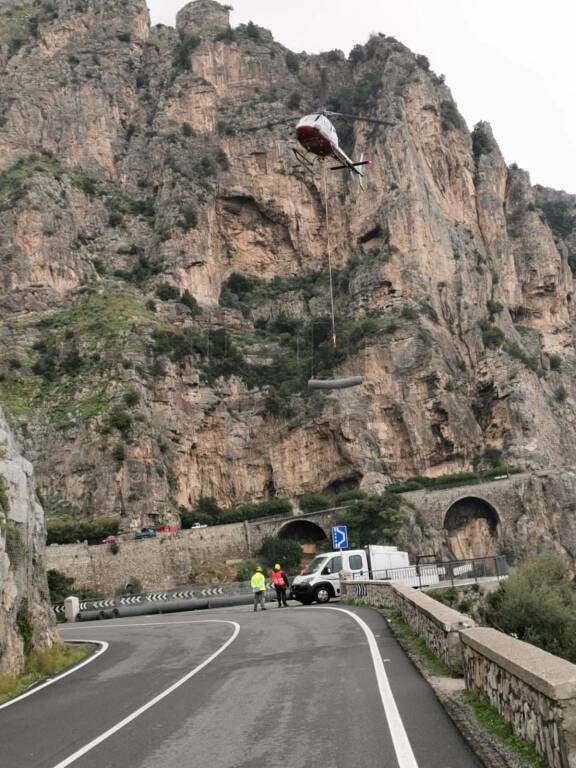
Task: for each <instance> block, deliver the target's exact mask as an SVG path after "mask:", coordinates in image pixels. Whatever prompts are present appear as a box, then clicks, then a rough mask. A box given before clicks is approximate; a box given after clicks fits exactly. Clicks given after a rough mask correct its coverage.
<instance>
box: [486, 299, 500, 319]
mask: <svg viewBox="0 0 576 768" xmlns="http://www.w3.org/2000/svg"><path fill="white" fill-rule="evenodd" d="M486 309H487V310H488V312H489V313H490V314H491V315H499V314H500V312H502V311H503V309H504V305H503V304H501V303H500V302H499V301H494V299H488V301H487V302H486Z"/></svg>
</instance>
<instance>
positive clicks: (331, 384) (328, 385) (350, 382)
mask: <svg viewBox="0 0 576 768" xmlns="http://www.w3.org/2000/svg"><path fill="white" fill-rule="evenodd" d="M363 383H364V379H363V378H362V376H349V377H348V378H347V379H310V381H309V382H308V389H349V388H350V387H359V386H361V385H362V384H363Z"/></svg>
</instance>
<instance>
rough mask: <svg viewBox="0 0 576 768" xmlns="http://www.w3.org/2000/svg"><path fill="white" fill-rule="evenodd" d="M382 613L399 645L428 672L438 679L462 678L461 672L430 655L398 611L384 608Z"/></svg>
mask: <svg viewBox="0 0 576 768" xmlns="http://www.w3.org/2000/svg"><path fill="white" fill-rule="evenodd" d="M382 613H383V614H384V616H385V617H386V618H387V619H388V621H389V623H390V626H391V627H392V631H393V632H394V634H395V635H396V637H397V638H398V640H399V642H400V645H402V647H403V648H404V649H405V650H407V651H409V652H412V653H413V654H414V655H415V656H417V657H418V658H419V659H420V661H421V662H422V664H423V665H424V667H425V668H426V669H427V670H428V672H430V673H431V674H433V675H438V676H439V677H462V672H461V670H459V669H453V668H452V667H450V666H449V665H448V664H446V662H445V661H443V660H442V659H441V658H439V657H438V656H436V654H435V653H432V651H431V650H430V649H429V648H428V646H427V645H426V642H425V641H424V640H423V639H422V638H421V637H419V636H418V635H417V634H416V633H415V632H413V631H412V630H411V629H410V627H409V626H408V624H406V622H405V621H404V619H403V618H402V616H401V614H400V613H398V611H394V610H391V609H390V608H384V609H382Z"/></svg>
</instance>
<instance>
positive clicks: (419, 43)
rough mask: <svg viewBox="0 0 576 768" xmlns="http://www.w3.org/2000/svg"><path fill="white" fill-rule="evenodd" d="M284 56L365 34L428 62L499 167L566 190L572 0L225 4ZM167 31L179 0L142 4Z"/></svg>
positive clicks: (573, 50) (571, 121) (575, 130)
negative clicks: (480, 128)
mask: <svg viewBox="0 0 576 768" xmlns="http://www.w3.org/2000/svg"><path fill="white" fill-rule="evenodd" d="M225 2H228V3H229V4H230V5H233V6H234V9H235V10H234V12H233V13H232V17H231V19H232V25H233V26H236V25H238V24H241V23H245V22H247V21H250V20H252V21H254V23H256V24H258V25H259V26H261V27H266V28H267V29H270V30H271V31H272V32H273V34H274V37H275V39H276V40H278V41H279V42H280V43H282V44H283V45H285V46H287V47H288V48H291V49H292V50H294V51H303V50H304V51H308V53H317V52H319V51H326V50H331V49H333V48H341V49H342V50H344V51H345V52H346V53H348V51H349V50H350V48H352V46H354V45H355V44H356V43H364V42H366V40H367V39H368V37H369V35H370V34H371V33H372V32H383V33H384V34H386V35H393V36H394V37H396V38H398V40H400V41H401V42H403V43H404V44H405V45H407V46H409V47H410V48H411V49H412V50H413V51H415V52H416V53H423V54H425V55H426V56H428V58H429V59H430V63H431V65H432V69H434V71H435V72H437V73H438V74H440V73H443V74H445V75H446V82H447V84H448V85H449V87H450V88H451V89H452V93H453V95H454V98H455V99H456V102H457V103H458V106H459V108H460V111H461V112H462V114H463V115H464V117H465V118H466V120H467V122H468V125H469V127H470V128H471V127H472V126H473V125H474V123H476V122H478V120H488V122H490V123H491V124H492V127H493V129H494V133H495V136H496V139H497V140H498V142H499V144H500V147H501V149H502V151H503V153H504V156H505V157H506V160H507V162H508V163H512V162H517V163H518V164H519V165H520V166H521V167H522V168H525V169H526V170H528V171H530V174H531V176H532V181H533V183H538V184H544V185H546V186H551V187H555V188H556V189H565V190H566V191H568V192H573V193H576V47H575V45H574V37H575V34H576V3H574V2H573V1H572V0H547V1H546V2H542V0H225ZM148 5H149V6H150V11H151V15H152V23H154V24H157V23H163V24H169V25H174V20H175V16H176V12H177V11H178V10H179V9H180V8H182V7H183V6H184V5H186V3H185V2H183V0H148Z"/></svg>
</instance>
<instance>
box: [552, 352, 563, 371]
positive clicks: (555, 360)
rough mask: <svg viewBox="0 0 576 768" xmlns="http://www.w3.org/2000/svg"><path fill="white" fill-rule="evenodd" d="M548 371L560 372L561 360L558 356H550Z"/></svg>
mask: <svg viewBox="0 0 576 768" xmlns="http://www.w3.org/2000/svg"><path fill="white" fill-rule="evenodd" d="M550 369H551V370H552V371H560V370H561V369H562V358H561V357H560V355H550Z"/></svg>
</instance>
